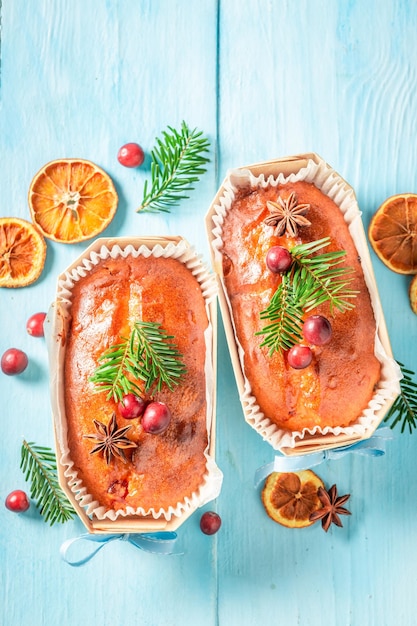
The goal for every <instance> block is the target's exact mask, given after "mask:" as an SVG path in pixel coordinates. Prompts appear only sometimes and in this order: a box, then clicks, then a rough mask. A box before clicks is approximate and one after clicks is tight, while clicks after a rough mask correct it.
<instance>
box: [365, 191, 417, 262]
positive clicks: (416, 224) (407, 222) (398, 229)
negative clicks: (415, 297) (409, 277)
mask: <svg viewBox="0 0 417 626" xmlns="http://www.w3.org/2000/svg"><path fill="white" fill-rule="evenodd" d="M368 234H369V241H370V243H371V246H372V248H373V249H374V250H375V252H376V254H377V255H378V256H379V258H380V259H381V261H382V262H383V263H385V265H386V266H387V267H389V268H390V269H391V270H393V271H394V272H397V273H398V274H416V273H417V195H416V194H413V193H404V194H399V195H397V196H391V197H390V198H387V200H385V202H383V203H382V204H381V206H380V207H379V209H378V210H377V211H376V213H375V214H374V216H373V217H372V220H371V223H370V225H369V231H368Z"/></svg>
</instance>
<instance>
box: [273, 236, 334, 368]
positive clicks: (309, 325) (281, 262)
mask: <svg viewBox="0 0 417 626" xmlns="http://www.w3.org/2000/svg"><path fill="white" fill-rule="evenodd" d="M291 263H292V257H291V253H290V252H289V251H288V250H287V249H286V248H284V247H283V246H272V247H271V248H270V249H269V250H268V252H267V255H266V265H267V267H268V269H269V270H270V271H271V272H273V273H274V274H283V273H284V272H286V271H287V270H289V268H290V267H291ZM303 337H304V339H305V340H306V343H309V344H312V345H313V346H324V345H325V344H326V343H329V341H330V339H331V337H332V327H331V324H330V322H329V320H328V319H327V318H326V317H324V316H323V315H311V316H310V317H307V319H306V320H305V321H304V324H303ZM312 359H313V352H312V350H311V348H310V346H307V345H303V344H296V345H294V346H292V348H290V349H289V350H288V354H287V360H288V364H289V365H290V366H291V367H293V368H294V369H304V368H305V367H308V366H309V365H310V363H311V361H312Z"/></svg>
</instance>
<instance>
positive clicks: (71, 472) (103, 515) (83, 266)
mask: <svg viewBox="0 0 417 626" xmlns="http://www.w3.org/2000/svg"><path fill="white" fill-rule="evenodd" d="M156 239H160V243H156V242H155V238H150V239H149V240H147V239H146V238H141V239H140V240H139V239H137V240H134V239H133V240H132V239H131V240H130V241H133V243H126V241H128V240H124V239H123V240H122V239H120V240H117V239H112V240H108V241H107V240H105V239H102V240H97V242H96V244H95V246H92V247H93V248H94V247H95V249H93V250H91V247H90V248H89V249H88V250H87V251H86V253H85V256H83V257H82V258H81V259H79V262H76V263H75V264H73V266H71V267H70V268H68V270H67V271H65V272H64V273H63V274H61V276H60V277H59V278H58V285H57V296H56V301H55V302H54V303H53V304H52V305H51V308H50V311H49V313H48V318H47V322H48V323H47V324H46V339H47V345H48V352H49V361H50V380H51V402H52V410H53V416H54V426H55V435H56V442H57V447H58V450H59V459H58V460H59V463H60V466H61V469H62V470H63V475H64V477H65V481H66V487H67V493H68V490H69V491H70V494H72V496H73V498H74V499H75V500H76V501H77V503H78V504H79V505H80V506H81V507H82V508H83V509H85V512H86V514H87V515H88V516H91V517H93V518H96V519H98V520H106V519H107V520H113V521H114V520H117V519H118V518H123V517H127V516H139V517H147V516H151V517H152V518H154V519H159V518H164V519H165V520H171V518H172V517H182V516H184V517H188V515H190V514H191V513H192V512H193V511H194V510H196V509H197V508H199V507H201V506H203V505H204V504H206V503H207V502H209V501H211V500H213V499H215V498H216V497H217V496H218V495H219V493H220V490H221V485H222V479H223V475H222V472H221V471H220V469H219V468H218V466H217V465H216V462H215V459H214V448H215V445H214V439H215V386H216V379H215V369H214V361H213V346H214V342H215V336H216V323H215V319H214V320H213V310H215V306H216V297H217V285H216V282H215V279H214V277H213V275H212V274H211V273H209V272H208V270H207V268H206V267H205V266H204V264H203V263H202V261H201V259H200V258H199V257H198V256H197V255H196V253H195V251H194V250H193V249H192V248H191V247H190V246H189V244H188V243H187V242H186V241H185V240H183V239H181V238H176V240H175V241H169V240H168V242H166V240H165V239H164V238H156ZM100 242H103V243H100ZM140 242H144V243H140ZM130 256H131V257H133V258H137V257H138V256H143V257H145V258H148V257H150V256H154V257H165V258H168V257H172V258H175V259H177V260H178V261H180V262H181V263H183V264H184V265H185V266H186V267H187V268H188V269H189V270H190V272H191V273H192V274H193V276H194V277H195V278H196V279H197V281H198V282H199V284H200V286H201V291H202V295H203V298H204V300H205V305H206V312H207V317H208V320H209V325H208V328H207V329H206V331H205V340H206V361H205V378H206V401H207V412H206V416H207V433H208V445H207V448H206V450H205V452H204V455H205V458H206V473H205V475H204V477H203V480H202V483H201V485H200V487H199V489H198V491H197V492H195V493H193V494H192V495H191V496H190V497H185V498H184V500H182V501H181V502H178V503H176V504H175V506H170V507H169V508H168V509H167V510H165V509H163V508H159V509H158V508H150V509H148V510H145V509H143V508H137V509H133V508H132V507H129V506H128V507H126V509H120V510H117V511H115V510H112V509H106V508H105V507H103V506H100V504H99V503H98V502H97V501H96V500H95V499H94V498H93V497H92V496H91V494H89V493H88V492H87V489H86V487H85V486H83V483H82V480H81V479H80V478H79V476H78V473H77V470H76V468H75V467H74V463H73V461H72V460H71V451H70V449H69V447H68V441H67V421H66V415H65V402H64V392H63V385H64V377H63V374H64V361H65V336H66V330H67V327H68V322H69V318H70V312H71V299H72V288H73V286H74V284H75V283H76V282H78V280H80V278H82V277H84V276H86V275H87V274H88V273H89V272H90V271H91V269H92V268H94V267H95V266H96V265H97V264H98V263H99V262H100V261H101V260H104V259H107V258H113V259H115V258H118V257H122V258H127V257H130Z"/></svg>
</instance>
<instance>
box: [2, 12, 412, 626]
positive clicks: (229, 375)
mask: <svg viewBox="0 0 417 626" xmlns="http://www.w3.org/2000/svg"><path fill="white" fill-rule="evenodd" d="M416 30H417V3H415V2H414V1H413V0H386V1H385V2H383V3H382V2H378V1H377V0H356V1H354V0H339V1H336V0H334V1H332V0H327V1H326V0H276V1H274V0H264V1H262V0H200V1H199V2H191V1H187V0H175V1H174V0H153V1H151V0H123V1H122V0H56V1H55V2H50V1H49V0H3V2H2V3H1V104H0V106H1V109H0V111H1V112H0V147H1V168H0V216H2V217H4V216H17V217H21V218H25V219H29V210H28V204H27V192H28V187H29V184H30V181H31V179H32V177H33V175H34V174H35V173H36V172H37V171H38V169H39V168H40V167H41V166H43V165H44V164H45V163H46V162H48V161H50V160H53V159H58V158H70V157H81V158H85V159H89V160H91V161H93V162H95V163H97V164H98V165H100V166H101V167H103V168H104V169H105V170H106V171H107V172H108V173H109V174H110V176H111V177H112V178H113V180H114V182H115V184H116V187H117V190H118V193H119V196H120V202H119V207H118V211H117V215H116V218H115V220H114V221H113V223H112V224H111V225H110V227H109V228H108V229H107V231H106V233H105V234H106V235H110V236H127V235H136V236H137V235H166V234H167V235H182V236H184V237H185V238H186V239H188V241H189V242H190V243H191V244H192V245H193V246H194V247H195V248H196V250H197V251H198V252H199V253H200V254H201V255H202V256H203V258H204V259H205V260H206V261H207V262H209V250H208V243H207V240H206V236H205V231H204V216H205V214H206V212H207V209H208V207H209V205H210V202H211V200H212V198H213V197H214V195H215V193H216V190H217V188H218V186H219V184H220V183H221V181H222V179H223V178H224V175H225V173H226V171H227V170H228V169H229V168H232V167H236V166H241V165H246V164H249V163H255V162H258V161H263V160H269V159H273V158H277V157H283V156H287V155H295V154H298V153H304V152H310V151H313V152H317V153H318V154H319V155H320V156H322V157H323V158H324V159H325V160H326V161H328V162H329V163H330V164H331V165H332V166H333V167H334V168H335V169H336V171H338V172H339V173H340V174H341V175H342V176H343V177H344V178H345V179H346V180H347V181H348V182H349V183H350V184H351V185H352V186H353V187H354V189H355V191H356V194H357V197H358V202H359V205H360V208H361V210H362V212H363V221H364V225H365V227H367V225H368V224H369V220H370V218H371V216H372V214H373V213H374V212H375V211H376V209H377V208H378V206H379V205H380V203H381V202H382V201H383V200H384V199H385V198H386V197H388V196H390V195H393V194H395V193H400V192H410V191H411V192H412V191H414V192H416V191H417V168H416V164H417V141H416V137H417V122H416V120H417V49H416ZM182 120H185V121H186V122H187V123H188V124H189V126H190V127H198V128H199V129H201V130H203V131H204V133H205V134H206V135H207V136H208V138H209V139H210V142H211V152H210V159H211V162H210V164H209V166H208V170H207V173H206V174H205V175H204V176H203V177H202V179H201V181H200V182H199V183H198V185H197V187H196V190H195V192H194V193H193V194H192V195H191V197H190V199H189V200H185V201H183V202H182V203H181V205H180V206H179V207H178V208H177V209H175V210H173V211H172V212H171V213H170V214H167V215H163V214H156V215H149V214H138V213H136V211H135V209H136V208H137V207H138V206H139V203H140V200H141V198H142V189H143V184H144V180H145V178H146V177H148V176H149V158H148V159H147V161H146V162H145V167H142V168H139V169H128V168H124V167H123V166H121V165H120V164H119V163H118V161H117V158H116V155H117V151H118V149H119V147H120V146H121V145H122V144H124V143H126V142H128V141H137V142H138V143H140V144H141V145H142V147H143V148H144V150H145V152H147V154H148V155H149V151H150V149H151V148H152V147H153V145H154V141H155V137H156V136H158V135H159V134H160V132H161V130H163V129H165V128H166V126H167V125H171V126H174V127H175V126H179V125H180V123H181V121H182ZM84 248H85V245H84V244H74V245H66V244H59V243H54V242H51V241H48V251H47V261H46V266H45V270H44V272H43V274H42V277H41V279H40V280H39V281H38V282H37V283H35V284H34V285H32V286H29V287H26V288H22V289H13V290H12V289H1V290H0V321H1V333H0V353H3V352H4V351H5V350H6V349H7V348H9V347H19V348H21V349H23V350H25V351H26V352H27V354H28V356H29V360H30V363H29V367H28V368H27V370H26V372H24V373H23V374H22V375H20V376H16V377H13V378H11V377H6V376H4V375H2V374H0V394H1V396H0V397H1V407H2V409H1V415H0V423H1V431H2V436H1V437H0V471H1V481H0V496H1V499H2V500H4V498H5V497H6V495H7V494H8V493H9V492H10V491H12V490H13V489H18V488H20V489H27V484H26V482H25V480H24V477H23V475H22V472H21V470H20V469H19V462H20V446H21V442H22V439H23V438H25V439H27V440H29V441H35V442H36V443H38V444H40V445H46V446H53V429H52V418H51V409H50V402H49V390H48V365H47V351H46V346H45V343H44V341H43V340H42V339H35V338H33V337H30V336H29V335H27V333H26V330H25V324H26V320H27V318H28V317H29V316H30V315H31V314H32V313H35V312H37V311H42V310H47V309H48V307H49V304H50V303H51V302H52V300H53V298H54V294H55V284H56V277H57V275H58V274H59V273H60V272H61V271H62V270H63V269H64V268H65V267H67V266H68V265H69V264H70V263H71V262H72V261H73V260H74V259H75V258H76V257H78V256H79V255H80V253H81V252H82V251H83V249H84ZM372 259H373V261H374V269H375V274H376V279H377V282H378V287H379V290H380V296H381V300H382V305H383V308H384V312H385V317H386V322H387V326H388V330H389V334H390V338H391V343H392V348H393V351H394V355H395V358H396V359H397V360H399V361H401V362H402V363H404V364H406V365H407V366H408V367H409V368H411V369H414V370H416V368H417V360H416V356H415V354H416V352H415V346H416V337H417V319H416V316H415V315H414V314H413V313H412V311H411V309H410V306H409V302H408V295H407V288H408V281H409V279H408V278H407V277H404V276H401V275H398V274H394V273H393V272H391V271H390V270H389V269H387V268H386V267H385V266H384V265H383V264H382V263H381V262H380V261H379V260H378V259H377V258H376V256H375V255H374V254H373V253H372ZM416 437H417V434H414V435H410V434H408V433H405V434H400V432H399V431H397V430H394V431H393V439H392V441H390V442H388V446H387V452H386V454H385V455H384V456H382V457H380V458H376V459H374V458H369V457H364V456H359V455H349V456H345V457H344V458H342V459H340V460H337V461H327V462H325V463H324V464H322V465H321V466H319V467H318V468H316V471H317V473H318V474H319V475H320V476H321V477H322V479H323V480H324V481H325V483H326V484H328V485H331V484H333V483H337V485H338V487H339V490H340V492H341V493H350V494H351V499H350V501H349V508H350V510H351V512H352V516H351V517H349V518H347V517H346V518H344V519H343V523H344V528H336V527H335V526H333V527H332V528H331V530H330V531H329V532H328V533H327V534H326V533H324V532H323V531H322V529H321V527H320V524H315V525H313V526H312V527H310V528H308V529H304V530H290V529H286V528H284V527H281V526H279V525H277V524H275V523H274V522H272V521H271V520H270V519H269V518H268V517H267V515H266V514H265V511H264V509H263V507H262V504H261V500H260V491H259V489H255V488H254V486H253V478H254V472H255V470H256V469H257V468H258V467H259V466H261V465H263V464H264V463H268V462H269V461H271V460H272V459H273V450H272V448H271V447H270V446H269V445H268V444H267V443H265V442H264V441H263V440H262V439H261V438H260V437H259V435H258V434H257V433H256V432H255V431H254V430H252V429H251V428H250V426H248V425H247V424H246V423H245V421H244V419H243V413H242V409H241V406H240V402H239V399H238V395H237V391H236V385H235V381H234V377H233V372H232V367H231V362H230V358H229V354H228V351H227V348H226V341H225V335H224V330H223V326H222V324H221V323H220V324H219V337H218V410H217V461H218V464H219V466H220V467H221V469H222V471H223V473H224V482H223V489H222V492H221V495H220V497H218V499H217V500H216V501H215V502H213V503H211V504H210V505H207V506H206V507H205V509H215V510H217V511H218V512H219V514H220V515H221V517H222V520H223V524H222V527H221V530H220V531H219V533H218V534H216V535H214V536H212V537H209V536H206V535H203V534H202V533H201V531H200V529H199V518H200V513H196V514H194V515H193V516H192V517H190V518H189V519H188V520H187V521H186V522H185V524H184V525H183V526H182V527H181V528H180V531H179V537H178V548H179V549H180V551H182V552H183V554H182V555H177V556H155V555H152V554H149V553H146V552H144V551H141V550H138V549H137V548H135V547H133V546H132V545H130V544H129V543H127V542H122V541H114V542H112V543H110V544H108V545H106V546H105V547H104V548H103V549H102V550H101V551H100V552H99V553H98V554H97V555H96V556H95V557H94V558H93V559H92V560H91V561H89V562H88V563H86V564H85V565H84V566H82V567H79V568H75V567H71V566H70V565H68V564H67V563H65V562H64V561H63V560H62V559H61V556H60V546H61V545H62V544H63V542H64V541H65V540H67V539H70V538H72V537H76V536H78V535H80V534H82V533H83V532H84V527H83V525H82V523H81V522H80V521H78V520H74V521H71V522H67V523H66V524H64V525H60V524H56V525H54V526H52V527H50V526H48V525H47V524H45V523H44V521H43V520H42V518H41V517H40V515H39V514H38V512H37V511H36V509H35V507H34V506H32V507H31V508H30V509H29V511H28V512H26V513H25V514H20V515H15V514H13V513H11V512H9V511H8V510H6V508H5V507H4V506H3V505H1V506H0V529H1V531H0V533H1V543H0V622H1V624H4V625H5V626H26V625H32V626H43V625H45V626H46V625H48V626H49V625H52V624H59V625H60V626H75V625H77V624H79V623H88V624H90V623H95V624H99V625H100V626H115V625H122V624H123V625H127V626H130V625H133V624H143V625H146V626H188V625H190V626H194V625H198V626H215V625H220V626H238V625H239V626H252V625H257V624H263V625H264V626H275V625H283V626H295V625H302V626H334V625H336V626H339V625H343V626H347V625H353V626H363V625H378V626H381V625H386V626H413V625H414V624H416V623H417V617H416V609H415V607H416V599H415V595H416V584H417V521H416V520H417V517H416V511H417V480H416V439H415V438H416Z"/></svg>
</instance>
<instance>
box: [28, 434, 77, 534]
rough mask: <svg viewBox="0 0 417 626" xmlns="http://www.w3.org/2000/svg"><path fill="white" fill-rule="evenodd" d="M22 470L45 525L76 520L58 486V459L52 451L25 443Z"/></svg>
mask: <svg viewBox="0 0 417 626" xmlns="http://www.w3.org/2000/svg"><path fill="white" fill-rule="evenodd" d="M20 468H21V469H22V471H23V473H24V474H25V479H26V480H27V481H30V497H31V498H32V499H33V500H35V504H36V507H37V508H38V509H39V511H40V513H41V515H42V516H43V518H44V520H45V522H49V524H50V526H52V525H53V524H55V523H56V522H59V523H61V524H63V523H64V522H67V521H69V520H70V519H72V518H73V517H74V515H75V511H74V509H73V507H72V506H71V504H70V502H69V501H68V498H67V496H66V495H65V493H64V492H63V491H62V489H61V487H60V486H59V483H58V477H57V465H56V457H55V454H54V452H53V451H52V450H51V449H50V448H46V447H44V446H38V445H36V444H35V443H33V442H27V441H26V440H23V443H22V448H21V461H20Z"/></svg>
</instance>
